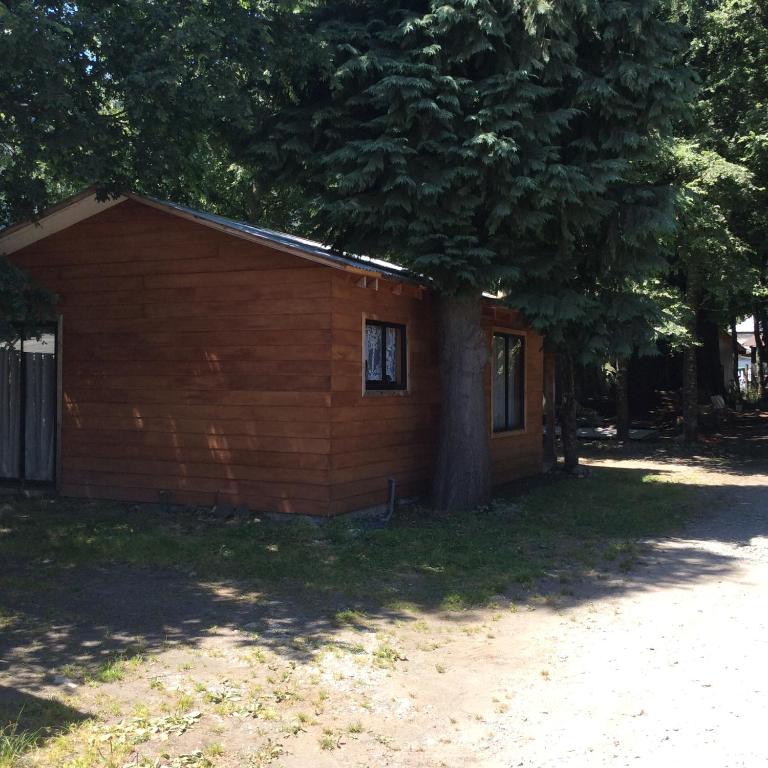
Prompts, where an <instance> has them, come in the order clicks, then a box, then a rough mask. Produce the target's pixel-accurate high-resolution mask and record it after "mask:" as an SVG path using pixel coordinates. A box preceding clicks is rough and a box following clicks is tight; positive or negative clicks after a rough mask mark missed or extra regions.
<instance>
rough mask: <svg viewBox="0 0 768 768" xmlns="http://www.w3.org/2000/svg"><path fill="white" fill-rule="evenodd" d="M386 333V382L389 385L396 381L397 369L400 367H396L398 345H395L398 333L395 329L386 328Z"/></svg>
mask: <svg viewBox="0 0 768 768" xmlns="http://www.w3.org/2000/svg"><path fill="white" fill-rule="evenodd" d="M386 331H387V333H386V367H387V370H386V374H387V381H388V382H390V383H395V382H396V381H397V380H398V371H397V369H398V368H399V367H400V366H399V365H398V358H399V351H400V350H399V347H400V345H399V344H398V343H397V341H398V336H399V335H400V333H399V331H398V329H397V328H387V329H386Z"/></svg>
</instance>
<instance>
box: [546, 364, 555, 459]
mask: <svg viewBox="0 0 768 768" xmlns="http://www.w3.org/2000/svg"><path fill="white" fill-rule="evenodd" d="M556 360H557V356H556V355H555V354H554V352H549V351H547V350H545V351H544V426H545V427H546V434H545V435H544V465H545V466H547V467H553V466H555V465H556V464H557V435H556V434H555V429H556V422H557V418H556V416H557V406H556V401H555V397H556V387H555V365H556Z"/></svg>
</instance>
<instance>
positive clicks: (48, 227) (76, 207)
mask: <svg viewBox="0 0 768 768" xmlns="http://www.w3.org/2000/svg"><path fill="white" fill-rule="evenodd" d="M126 199H127V198H126V197H125V196H124V195H119V196H117V197H112V198H107V199H106V200H98V199H97V197H96V193H95V191H94V189H93V188H89V189H86V190H83V191H82V192H79V193H78V194H76V195H73V196H72V197H69V198H67V199H66V200H64V201H63V202H61V203H59V204H58V205H54V206H51V207H50V208H46V210H45V211H43V213H42V215H41V216H40V218H39V219H37V220H34V221H24V222H21V223H19V224H14V225H13V226H11V227H6V228H5V229H3V230H1V231H0V254H2V255H5V256H8V255H10V254H12V253H15V252H16V251H20V250H21V249H22V248H26V246H28V245H32V243H36V242H37V241H38V240H42V239H43V238H45V237H50V235H55V234H56V233H57V232H61V230H63V229H67V228H68V227H71V226H73V225H74V224H77V223H78V222H80V221H83V220H85V219H89V218H90V217H91V216H95V215H96V214H97V213H101V212H102V211H106V210H107V209H109V208H112V207H113V206H115V205H118V204H119V203H122V202H124V201H125V200H126Z"/></svg>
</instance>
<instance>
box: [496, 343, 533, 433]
mask: <svg viewBox="0 0 768 768" xmlns="http://www.w3.org/2000/svg"><path fill="white" fill-rule="evenodd" d="M497 337H499V338H502V339H504V425H503V426H501V427H497V426H495V424H494V422H495V421H496V418H495V416H496V414H495V413H494V411H493V405H494V398H493V378H492V379H491V429H492V431H493V434H494V435H503V434H507V433H515V432H524V431H525V401H526V394H527V393H526V390H527V381H526V375H525V369H526V365H525V354H526V336H525V334H523V333H515V332H514V331H496V330H495V331H493V334H492V335H491V348H492V349H493V348H494V346H495V342H496V338H497ZM510 339H520V424H519V425H517V426H510V413H509V385H510V378H511V377H510V371H509V342H510Z"/></svg>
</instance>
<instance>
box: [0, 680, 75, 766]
mask: <svg viewBox="0 0 768 768" xmlns="http://www.w3.org/2000/svg"><path fill="white" fill-rule="evenodd" d="M5 693H6V696H5V697H4V698H3V700H2V701H0V768H16V766H18V765H21V764H22V762H21V761H22V759H23V758H24V756H25V755H26V754H27V753H29V752H31V751H32V750H34V749H35V748H37V747H39V746H41V745H42V744H44V743H45V742H47V741H48V740H50V739H52V738H55V737H58V735H59V734H61V733H64V732H66V731H68V730H69V729H70V728H73V727H76V726H77V724H79V723H81V722H84V721H85V720H86V719H87V715H85V714H84V713H82V712H78V711H77V710H76V709H73V708H72V707H69V706H67V705H66V704H62V703H61V702H60V701H56V700H55V699H43V698H39V697H37V696H32V695H31V694H27V693H21V692H20V691H11V690H10V689H6V690H5Z"/></svg>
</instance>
